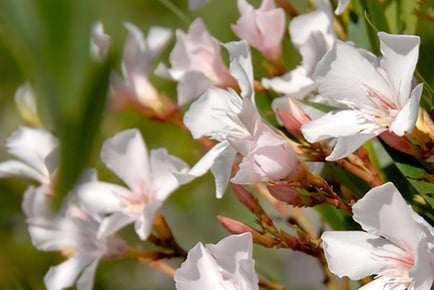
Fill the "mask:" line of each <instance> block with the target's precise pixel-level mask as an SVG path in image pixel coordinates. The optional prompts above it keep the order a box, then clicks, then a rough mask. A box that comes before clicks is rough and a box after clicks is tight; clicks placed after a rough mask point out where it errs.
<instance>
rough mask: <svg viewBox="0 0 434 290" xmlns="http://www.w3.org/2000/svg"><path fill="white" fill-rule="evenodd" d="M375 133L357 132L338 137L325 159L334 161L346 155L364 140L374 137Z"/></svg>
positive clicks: (358, 146)
mask: <svg viewBox="0 0 434 290" xmlns="http://www.w3.org/2000/svg"><path fill="white" fill-rule="evenodd" d="M375 136H376V135H375V134H357V135H352V136H345V137H338V138H337V139H336V144H335V146H334V147H333V151H332V153H330V155H329V156H327V157H326V160H327V161H335V160H339V159H342V158H345V157H347V156H348V155H350V154H351V153H353V152H354V151H356V150H357V149H358V148H360V147H361V146H362V145H363V144H364V143H365V142H367V141H369V140H371V139H372V138H374V137H375Z"/></svg>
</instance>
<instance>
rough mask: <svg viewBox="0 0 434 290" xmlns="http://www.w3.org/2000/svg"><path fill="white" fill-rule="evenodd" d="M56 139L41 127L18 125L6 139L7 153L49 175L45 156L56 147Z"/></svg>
mask: <svg viewBox="0 0 434 290" xmlns="http://www.w3.org/2000/svg"><path fill="white" fill-rule="evenodd" d="M57 144H58V141H57V139H56V138H55V137H54V136H53V135H51V134H50V133H49V132H48V131H45V130H42V129H35V128H28V127H20V128H18V130H16V131H15V132H14V133H13V134H12V135H11V136H10V137H9V138H8V140H7V141H6V148H7V150H8V152H9V153H11V154H12V155H14V156H16V157H17V158H19V159H21V160H23V161H25V162H26V163H27V164H29V165H30V166H31V167H33V168H34V169H36V170H37V171H38V172H40V173H41V174H43V175H45V176H49V175H50V172H48V170H47V168H46V166H45V158H46V157H47V156H48V155H49V154H50V153H51V152H52V151H53V150H54V149H55V148H56V147H57Z"/></svg>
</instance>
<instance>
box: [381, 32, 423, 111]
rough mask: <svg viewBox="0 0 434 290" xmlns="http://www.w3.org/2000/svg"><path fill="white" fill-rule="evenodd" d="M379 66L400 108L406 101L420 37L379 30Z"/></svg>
mask: <svg viewBox="0 0 434 290" xmlns="http://www.w3.org/2000/svg"><path fill="white" fill-rule="evenodd" d="M378 38H379V40H380V48H381V53H382V54H383V58H382V60H381V67H383V68H384V70H385V71H386V73H387V78H388V81H389V83H390V84H391V85H392V87H393V90H394V94H393V95H394V96H397V97H399V98H400V99H398V100H394V103H395V104H398V105H399V107H400V108H402V107H403V106H404V105H405V104H406V103H407V101H408V95H409V94H410V90H411V85H412V84H411V82H412V80H413V73H414V70H415V68H416V63H417V59H418V57H419V44H420V38H419V36H417V35H397V34H387V33H385V32H379V33H378Z"/></svg>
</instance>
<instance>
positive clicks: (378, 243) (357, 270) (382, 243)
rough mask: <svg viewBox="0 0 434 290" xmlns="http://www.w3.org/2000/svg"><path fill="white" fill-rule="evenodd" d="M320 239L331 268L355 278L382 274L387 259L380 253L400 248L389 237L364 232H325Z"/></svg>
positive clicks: (341, 275) (337, 273)
mask: <svg viewBox="0 0 434 290" xmlns="http://www.w3.org/2000/svg"><path fill="white" fill-rule="evenodd" d="M321 238H322V240H323V247H324V252H325V255H326V259H327V264H328V266H329V269H330V271H331V272H332V273H334V274H336V275H337V276H339V277H343V276H348V277H349V278H351V279H352V280H358V279H361V278H364V277H367V276H369V275H372V274H376V273H380V272H381V270H383V269H384V267H385V266H387V261H385V260H384V259H379V258H378V255H379V254H380V255H384V250H386V251H387V250H391V251H393V250H399V248H397V247H396V246H394V245H393V244H391V243H390V242H388V241H387V240H385V239H382V238H380V237H378V236H376V235H372V234H369V233H365V232H361V231H339V232H338V231H326V232H324V233H323V234H322V236H321Z"/></svg>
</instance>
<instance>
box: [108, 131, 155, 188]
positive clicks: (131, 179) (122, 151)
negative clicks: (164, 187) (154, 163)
mask: <svg viewBox="0 0 434 290" xmlns="http://www.w3.org/2000/svg"><path fill="white" fill-rule="evenodd" d="M101 159H102V160H103V161H104V163H105V164H106V166H107V167H108V168H109V169H110V170H111V171H112V172H114V173H115V174H116V175H117V176H119V177H120V178H121V179H122V180H123V181H124V182H125V183H126V184H127V185H128V187H129V188H131V190H132V191H133V192H135V193H139V192H146V190H145V189H148V188H150V182H149V176H150V172H149V160H148V150H147V148H146V144H145V142H144V141H143V138H142V135H141V134H140V132H139V130H137V129H129V130H124V131H122V132H120V133H118V134H116V135H115V136H114V137H112V138H110V139H107V140H106V141H105V142H104V145H103V147H102V149H101Z"/></svg>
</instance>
